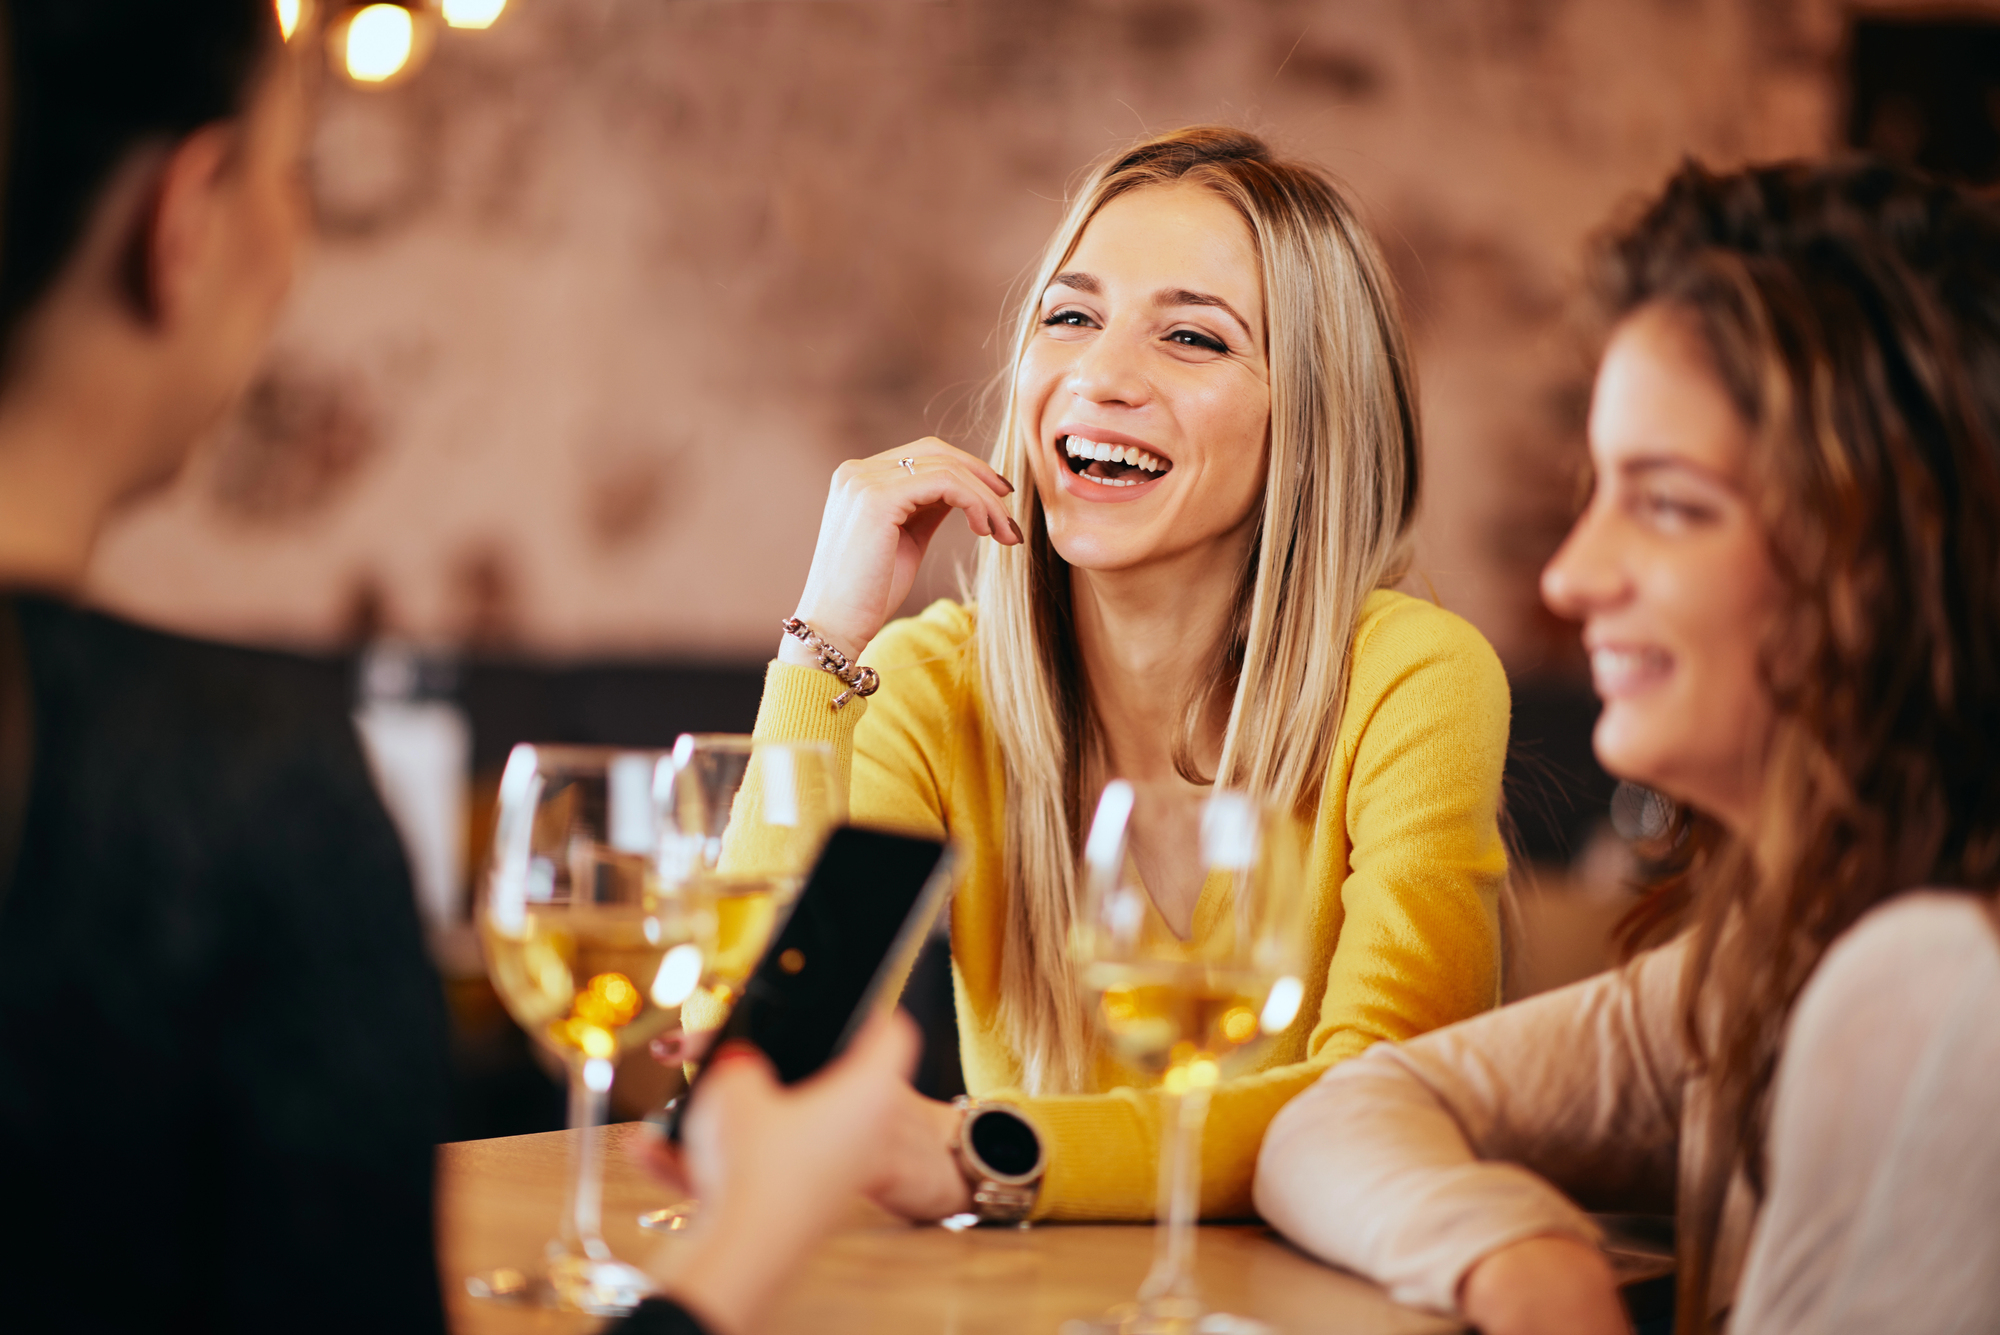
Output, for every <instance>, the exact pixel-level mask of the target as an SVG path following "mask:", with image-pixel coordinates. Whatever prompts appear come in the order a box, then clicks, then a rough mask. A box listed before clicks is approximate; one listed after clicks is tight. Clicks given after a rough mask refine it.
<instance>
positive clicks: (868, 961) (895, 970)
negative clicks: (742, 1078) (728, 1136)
mask: <svg viewBox="0 0 2000 1335" xmlns="http://www.w3.org/2000/svg"><path fill="white" fill-rule="evenodd" d="M949 884H950V875H949V858H948V856H947V852H946V849H945V846H944V845H943V844H941V843H939V842H938V841H936V840H934V839H921V838H914V837H911V836H909V835H900V834H889V833H886V832H884V831H881V830H868V829H863V828H861V827H859V826H853V825H846V826H842V827H841V828H839V829H837V830H835V831H834V832H833V834H832V836H831V837H830V838H828V840H827V843H826V848H825V849H824V850H822V852H821V853H820V857H819V862H818V863H817V864H815V865H814V867H813V871H812V875H811V876H810V877H808V878H807V880H806V885H805V889H803V890H802V891H800V892H799V898H798V902H797V903H796V904H794V905H793V907H792V912H791V916H790V917H788V918H787V919H786V920H785V923H784V926H783V927H781V928H779V930H778V932H777V935H776V936H775V937H774V938H773V939H772V941H771V944H770V946H769V947H768V948H767V949H766V950H765V952H764V957H763V959H762V960H760V961H759V962H758V965H757V968H756V971H755V972H754V973H752V974H751V976H750V981H749V983H748V984H747V985H746V986H745V987H744V989H743V996H742V997H741V998H740V999H739V1000H738V1001H737V1003H736V1005H735V1007H734V1009H732V1010H731V1011H730V1012H729V1018H728V1019H727V1020H725V1021H724V1022H723V1025H722V1028H721V1030H720V1032H718V1033H717V1035H716V1039H715V1041H716V1043H717V1044H721V1043H724V1042H727V1041H729V1040H730V1039H744V1040H746V1041H748V1042H750V1043H753V1044H755V1045H756V1046H757V1047H758V1048H759V1049H760V1050H762V1052H763V1053H764V1055H765V1056H767V1057H769V1058H770V1059H771V1064H772V1065H773V1066H775V1067H776V1068H777V1071H778V1078H779V1079H781V1080H782V1081H784V1082H785V1083H786V1084H788V1085H789V1084H795V1083H797V1082H798V1081H800V1080H804V1079H805V1078H806V1077H807V1076H810V1075H811V1074H813V1072H815V1071H817V1070H819V1068H820V1067H822V1066H824V1065H825V1064H826V1063H827V1062H828V1061H830V1060H832V1059H833V1057H834V1056H836V1055H837V1054H838V1053H839V1051H840V1050H841V1048H843V1047H844V1046H846V1043H847V1039H848V1037H849V1036H850V1035H851V1034H852V1033H853V1031H854V1030H855V1029H856V1028H858V1027H859V1025H860V1024H861V1022H862V1020H863V1019H865V1018H866V1016H867V1013H868V1011H869V1010H870V1009H872V1006H873V1003H875V1002H876V1001H877V1000H879V999H881V998H882V994H883V993H884V992H886V991H887V990H888V989H889V988H891V987H894V988H896V989H897V990H899V991H900V989H901V986H902V983H903V981H904V979H905V978H906V977H907V976H908V974H909V970H910V965H911V963H912V962H913V961H914V959H915V956H916V951H917V947H918V946H919V945H921V944H922V942H923V934H924V932H925V930H926V929H927V928H928V927H929V926H930V921H931V918H932V916H933V915H934V914H935V912H936V910H937V904H938V900H939V898H940V897H941V896H942V895H943V893H944V890H945V888H946V887H947V886H948V885H949ZM700 1085H701V1076H700V1075H699V1074H697V1075H696V1076H695V1079H694V1082H693V1084H692V1085H691V1086H690V1087H689V1089H688V1093H687V1095H686V1096H684V1097H683V1098H682V1099H681V1100H680V1101H679V1104H678V1107H677V1108H676V1111H677V1112H678V1110H679V1108H684V1107H686V1106H687V1104H688V1102H689V1101H690V1100H691V1099H692V1097H693V1095H694V1091H695V1090H696V1089H698V1088H700ZM679 1122H680V1119H679V1118H678V1117H677V1116H675V1117H670V1118H669V1119H668V1123H667V1133H668V1135H670V1136H677V1135H678V1132H679Z"/></svg>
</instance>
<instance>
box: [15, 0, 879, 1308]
mask: <svg viewBox="0 0 2000 1335" xmlns="http://www.w3.org/2000/svg"><path fill="white" fill-rule="evenodd" d="M0 19H3V20H4V38H5V40H4V43H0V50H4V53H5V57H6V69H5V77H4V80H0V91H4V92H5V93H6V97H5V110H6V115H5V118H4V125H5V128H6V142H5V144H4V154H0V161H4V162H5V201H4V203H5V207H4V224H0V1145H4V1147H5V1149H4V1152H0V1207H4V1208H0V1313H4V1315H0V1324H4V1325H5V1326H6V1327H7V1328H8V1329H10V1330H23V1331H57V1330H60V1331H66V1332H79V1331H99V1330H101V1331H118V1332H132V1331H200V1332H209V1333H213V1332H232V1331H260V1332H261V1331H271V1330H284V1331H292V1332H298V1331H320V1330H325V1331H343V1332H347V1331H364V1330H365V1331H422V1332H426V1333H427V1335H428V1333H432V1332H441V1331H442V1330H443V1329H444V1312H443V1306H442V1303H441V1301H440V1293H439V1285H438V1274H437V1265H436V1261H435V1259H434V1256H433V1252H432V1175H433V1148H434V1145H435V1143H436V1141H437V1140H438V1139H439V1138H440V1137H441V1136H442V1134H443V1133H444V1130H445V1125H446V1124H445V1118H444V1108H443V1105H444V1099H445V1088H444V1071H445V1060H446V1058H445V1022H444V1012H443V1004H442V997H441V994H440V991H439V988H438V984H437V979H436V978H435V976H434V975H433V974H432V972H431V969H430V966H429V964H428V962H427V961H426V959H425V956H424V951H423V943H422V941H421V939H420V935H419V931H418V925H417V918H416V912H415V908H414V905H413V903H412V897H411V891H410V883H409V877H408V873H407V871H406V869H405V867H404V863H403V858H402V854H401V851H400V849H399V848H398V845H397V842H396V836H395V833H394V831H393V830H392V829H391V827H390V825H389V822H388V819H387V817H386V816H385V814H384V813H383V811H382V808H381V806H380V804H379V802H378V801H377V799H376V796H375V794H374V791H373V788H372V787H371V784H370V781H369V777H368V773H367V770H366V768H365V766H364V763H363V760H362V756H361V752H360V750H359V747H358V743H357V741H356V739H355V736H354V732H353V729H352V726H351V724H350V723H349V720H348V703H349V702H348V699H347V696H346V690H345V687H344V684H343V683H341V682H340V681H338V680H334V679H331V678H329V677H326V676H324V675H321V674H318V673H316V672H314V671H313V670H311V669H309V668H308V667H307V666H306V665H305V664H303V663H301V662H298V661H295V660H288V659H285V658H283V657H281V656H277V655H269V654H257V653H251V652H248V651H244V650H238V649H230V648H224V647H221V646H217V645H209V644H202V643H199V642H196V641H192V640H186V639H180V638H176V637H173V636H169V635H163V634H159V633H157V632H154V631H150V630H146V629H143V628H141V627H139V626H135V625H131V624H128V623H126V622H122V621H118V620H116V619H113V618H110V617H105V616H99V615H95V614H92V613H89V612H85V611H82V610H80V609H78V608H77V607H75V606H74V605H73V604H72V602H71V601H70V599H71V597H72V596H73V595H74V593H75V591H76V590H77V588H78V586H79V584H80V583H81V581H82V578H83V574H84V568H85V565H86V562H87V560H88V558H89V555H90V551H91V547H92V545H93V543H94V541H95V539H96V537H97V534H98V532H99V530H100V528H101V527H102V526H103V524H104V523H105V522H106V520H107V519H108V518H109V517H110V516H111V515H112V514H113V513H115V512H116V511H117V510H118V509H120V508H121V507H122V506H123V505H125V504H126V503H127V502H128V501H130V500H131V499H133V498H134V497H137V496H140V495H143V494H145V493H146V492H148V491H150V490H152V489H153V488H155V487H157V486H158V485H159V484H161V483H163V482H165V481H166V480H167V479H169V478H171V477H172V476H173V475H174V474H175V472H176V471H177V470H178V469H179V467H180V466H181V464H182V462H183V460H184V459H185V458H186V456H187V454H188V452H189V451H190V449H191V448H192V446H193V444H194V442H195V441H196V440H197V439H198V438H199V437H200V435H201V433H202V432H203V431H204V430H205V429H206V428H208V427H210V426H211V425H212V424H213V423H214V422H215V421H216V420H217V419H218V418H219V417H220V416H221V414H222V413H223V412H224V410H225V409H226V408H227V407H228V406H229V404H230V403H231V402H232V400H233V399H234V398H235V397H236V395H237V394H238V393H239V392H240V390H241V388H242V386H243V385H244V383H245V381H246V380H247V379H248V377H249V375H250V374H251V372H252V370H253V369H254V367H255V365H256V363H257V360H258V358H259V355H260V353H261V350H262V346H263V342H264V339H265V336H266V334H267V332H268V330H269V327H270V325H271V322H272V320H273V318H274V317H275V315H276V313H277V310H278V306H279V303H280V301H281V300H282V298H283V296H284V294H285V291H286V288H287V286H288V284H289V281H290V277H291V269H292V259H293V252H294V250H295V248H296V245H297V242H298V239H299V235H300V233H301V231H302V230H303V228H304V215H305V208H304V203H303V201H302V199H301V195H300V190H299V184H298V177H299V164H300V151H301V143H302V138H303V124H304V119H305V99H304V94H303V92H302V89H301V76H302V69H301V65H302V63H303V62H302V61H300V60H298V59H295V58H293V57H291V56H289V55H288V54H286V53H285V52H284V49H283V46H282V44H281V42H280V39H279V37H278V32H277V27H276V23H275V20H274V17H273V12H272V7H271V4H270V0H199V2H198V3H183V4H173V5H167V4H159V3H143V2H142V0H11V3H6V4H0ZM913 1047H914V1040H913V1038H912V1037H911V1035H910V1034H909V1032H908V1031H907V1029H906V1028H904V1027H902V1026H900V1025H883V1026H881V1027H878V1028H877V1029H876V1030H875V1031H874V1032H873V1033H871V1034H870V1035H869V1036H868V1037H867V1038H866V1039H865V1040H864V1041H863V1042H861V1043H860V1044H859V1045H858V1050H857V1051H856V1052H854V1053H853V1054H851V1055H850V1056H849V1057H848V1058H846V1059H844V1060H843V1062H841V1063H840V1064H838V1065H837V1066H836V1067H835V1068H834V1069H833V1070H831V1071H829V1072H828V1073H827V1074H826V1075H825V1076H824V1077H823V1078H822V1079H821V1080H819V1081H816V1082H813V1083H812V1084H810V1085H807V1086H802V1087H801V1088H800V1089H798V1090H794V1091H780V1090H779V1089H777V1088H776V1086H775V1084H774V1083H773V1081H772V1080H771V1077H770V1075H769V1073H768V1072H767V1071H763V1070H761V1069H760V1064H759V1062H758V1060H757V1059H756V1058H754V1057H744V1056H742V1055H741V1054H738V1055H737V1056H738V1059H737V1060H735V1061H728V1062H725V1063H724V1069H723V1070H722V1071H720V1072H719V1073H718V1078H717V1080H716V1081H715V1082H713V1083H711V1084H710V1085H709V1086H708V1087H707V1088H706V1089H705V1091H704V1094H703V1098H702V1100H701V1101H700V1102H699V1103H698V1104H697V1106H696V1108H695V1110H694V1113H693V1115H692V1118H691V1124H690V1129H689V1142H690V1151H691V1156H692V1157H691V1158H690V1160H689V1162H688V1163H687V1164H686V1165H685V1166H684V1171H685V1172H686V1174H687V1175H688V1176H689V1177H691V1178H692V1180H693V1182H694V1184H695V1185H696V1186H697V1187H698V1188H699V1189H700V1190H701V1192H702V1196H703V1199H704V1200H706V1201H709V1202H711V1206H710V1210H709V1211H708V1212H705V1214H704V1220H705V1224H704V1230H705V1236H702V1237H700V1238H698V1239H696V1240H694V1242H693V1245H692V1246H691V1247H689V1248H687V1249H686V1250H685V1253H684V1257H685V1262H686V1266H685V1271H684V1278H680V1279H677V1280H676V1281H674V1282H673V1283H672V1284H670V1285H669V1288H670V1290H671V1291H672V1292H673V1293H675V1294H677V1295H678V1296H679V1297H680V1298H681V1299H682V1300H684V1302H685V1304H686V1306H687V1308H689V1309H691V1310H692V1311H694V1312H697V1313H699V1314H700V1315H701V1316H702V1317H703V1319H704V1320H706V1321H707V1322H708V1323H709V1326H710V1328H711V1329H712V1330H713V1331H715V1332H717V1335H735V1333H736V1332H738V1331H741V1330H744V1329H746V1328H748V1327H749V1326H750V1325H752V1324H754V1321H755V1319H756V1316H757V1314H758V1311H759V1310H760V1308H761V1306H762V1304H763V1302H764V1301H765V1300H766V1299H767V1298H768V1297H769V1296H770V1294H771V1293H772V1292H774V1290H775V1284H776V1280H777V1277H778V1276H779V1275H781V1274H782V1273H783V1272H784V1271H785V1269H786V1268H788V1267H789V1266H790V1265H791V1264H793V1263H794V1262H795V1261H796V1259H797V1258H798V1256H799V1254H800V1252H801V1251H802V1250H803V1249H804V1247H805V1246H806V1245H808V1244H809V1243H810V1242H811V1240H812V1238H813V1237H814V1236H815V1234H816V1233H817V1232H818V1231H819V1229H820V1228H821V1227H822V1226H823V1225H824V1223H825V1222H826V1220H827V1218H828V1216H829V1214H830V1212H831V1211H833V1210H835V1209H837V1208H839V1206H840V1205H841V1204H842V1203H843V1202H844V1201H845V1200H846V1199H847V1198H848V1197H849V1196H850V1195H851V1194H852V1192H853V1191H854V1190H855V1189H856V1188H858V1187H860V1186H863V1185H866V1184H867V1183H868V1180H869V1176H870V1174H871V1173H872V1172H873V1166H872V1160H871V1158H870V1154H871V1153H872V1150H871V1149H870V1144H871V1141H872V1138H873V1136H874V1132H875V1126H876V1124H877V1123H878V1122H879V1120H880V1118H881V1117H882V1116H884V1115H886V1112H887V1110H888V1109H889V1108H890V1107H891V1106H892V1104H893V1099H894V1097H895V1096H897V1095H898V1093H899V1091H902V1090H903V1089H904V1085H903V1076H905V1075H906V1074H907V1070H908V1066H909V1063H910V1059H911V1055H912V1049H913ZM904 1096H906V1095H904ZM746 1137H747V1138H749V1139H752V1140H755V1141H756V1142H757V1143H758V1151H757V1152H756V1153H755V1154H746V1153H745V1152H744V1151H743V1149H742V1148H741V1146H742V1145H743V1144H744V1143H745V1139H746ZM767 1142H768V1143H767ZM710 1214H712V1215H713V1216H714V1217H713V1219H710V1218H709V1215H710ZM626 1326H627V1328H628V1331H642V1330H644V1331H655V1332H665V1331H686V1330H692V1329H695V1327H694V1326H693V1324H692V1321H691V1318H689V1317H688V1315H687V1313H686V1312H685V1311H683V1310H682V1308H681V1307H679V1306H677V1305H675V1304H673V1303H671V1302H665V1301H660V1302H653V1303H648V1304H646V1305H645V1306H644V1307H642V1308H641V1309H640V1311H639V1313H638V1314H637V1315H635V1316H634V1317H632V1318H630V1319H629V1320H628V1322H627V1323H626Z"/></svg>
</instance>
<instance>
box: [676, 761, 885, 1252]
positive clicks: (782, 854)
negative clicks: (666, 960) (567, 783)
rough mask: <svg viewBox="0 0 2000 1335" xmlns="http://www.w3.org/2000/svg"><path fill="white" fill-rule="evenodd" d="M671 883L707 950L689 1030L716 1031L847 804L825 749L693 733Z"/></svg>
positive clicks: (679, 767)
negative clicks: (685, 905)
mask: <svg viewBox="0 0 2000 1335" xmlns="http://www.w3.org/2000/svg"><path fill="white" fill-rule="evenodd" d="M655 796H656V798H657V805H658V808H659V811H660V819H661V834H660V857H659V874H660V880H661V883H662V884H663V885H665V886H668V887H671V888H672V889H673V891H674V893H675V894H676V895H677V896H678V897H679V898H680V899H681V900H682V901H683V902H685V903H686V904H687V906H688V909H689V912H690V913H691V914H692V915H693V920H694V923H695V933H696V940H697V941H698V942H699V944H700V946H701V955H702V965H703V968H702V974H701V981H700V987H699V988H698V989H697V990H696V992H695V993H694V995H693V996H691V997H689V998H688V1002H687V1005H686V1007H685V1008H684V1009H683V1011H682V1025H683V1027H684V1028H686V1029H689V1030H693V1031H699V1030H703V1029H713V1028H715V1027H716V1026H718V1025H720V1024H721V1023H722V1021H723V1019H724V1018H725V1017H726V1016H727V1015H728V1013H729V1008H730V1007H731V1006H733V1005H734V1004H735V1002H736V998H737V996H738V995H739V994H740V993H741V991H742V989H743V985H744V984H745V983H747V982H748V981H749V980H750V972H751V970H753V969H755V968H756V967H757V961H758V960H759V959H761V958H762V957H763V954H764V948H765V947H766V946H768V945H769V944H770V943H771V937H772V936H773V935H774V934H775V933H776V932H777V930H778V924H779V923H780V922H781V921H782V920H783V918H784V916H785V914H786V913H787V912H788V911H789V910H790V909H791V906H792V902H793V900H795V899H796V898H797V897H798V893H799V889H800V887H801V886H802V885H803V884H804V882H805V877H806V873H807V872H808V871H810V870H811V869H812V865H813V862H814V860H815V859H817V858H818V857H819V852H820V848H821V846H822V845H824V844H825V843H826V837H827V835H828V834H829V833H831V832H832V830H833V827H834V826H835V825H837V824H838V823H839V822H840V821H841V820H842V819H843V818H844V816H845V814H846V808H847V803H846V799H845V794H844V793H843V792H842V790H841V783H840V776H839V771H838V770H837V769H836V768H835V764H834V755H833V748H832V747H831V746H829V745H827V744H826V743H824V742H780V741H755V740H753V739H751V738H749V737H742V736H734V735H730V734H726V733H706V734H694V733H684V734H682V735H681V737H680V739H679V740H678V741H677V742H675V743H674V750H673V759H672V763H671V765H669V766H668V767H667V768H665V769H663V770H661V771H660V776H659V788H658V791H657V792H656V794H655ZM698 1208H699V1206H698V1203H697V1202H695V1201H691V1200H687V1201H680V1202H677V1203H676V1204H673V1205H669V1206H667V1207H666V1208H665V1209H660V1210H648V1211H647V1212H646V1213H644V1214H642V1215H640V1216H639V1226H640V1227H641V1228H649V1229H659V1230H665V1231H669V1232H672V1231H676V1230H679V1229H682V1228H685V1227H687V1226H688V1224H689V1223H691V1222H692V1221H693V1219H694V1216H695V1213H696V1211H697V1209H698Z"/></svg>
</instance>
